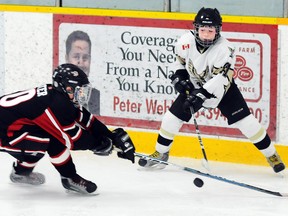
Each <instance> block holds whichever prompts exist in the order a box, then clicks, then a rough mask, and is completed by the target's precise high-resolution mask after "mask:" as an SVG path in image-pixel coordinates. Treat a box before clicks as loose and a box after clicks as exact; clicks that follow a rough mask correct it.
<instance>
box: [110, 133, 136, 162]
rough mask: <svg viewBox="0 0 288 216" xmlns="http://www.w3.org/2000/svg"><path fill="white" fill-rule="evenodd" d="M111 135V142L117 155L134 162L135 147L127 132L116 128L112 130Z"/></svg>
mask: <svg viewBox="0 0 288 216" xmlns="http://www.w3.org/2000/svg"><path fill="white" fill-rule="evenodd" d="M112 136H113V138H112V142H113V145H114V146H115V149H116V151H117V156H118V157H119V158H124V159H128V160H130V161H132V163H134V162H135V158H134V153H135V147H134V144H133V142H132V140H131V139H130V137H129V135H128V134H127V132H126V131H124V130H123V129H122V128H117V129H115V130H113V131H112Z"/></svg>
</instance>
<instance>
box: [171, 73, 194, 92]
mask: <svg viewBox="0 0 288 216" xmlns="http://www.w3.org/2000/svg"><path fill="white" fill-rule="evenodd" d="M170 79H171V83H172V85H173V86H174V88H175V89H176V91H177V92H179V93H180V94H185V95H188V94H190V93H191V92H192V91H193V90H194V86H193V84H192V83H191V81H190V79H189V74H188V72H187V70H185V69H179V70H177V71H176V72H175V74H173V75H172V76H171V77H170Z"/></svg>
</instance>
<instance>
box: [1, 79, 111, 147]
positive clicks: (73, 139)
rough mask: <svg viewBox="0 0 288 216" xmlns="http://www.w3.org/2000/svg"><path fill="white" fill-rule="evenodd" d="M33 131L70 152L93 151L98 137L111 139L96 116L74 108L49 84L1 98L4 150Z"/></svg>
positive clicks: (64, 95) (82, 109)
mask: <svg viewBox="0 0 288 216" xmlns="http://www.w3.org/2000/svg"><path fill="white" fill-rule="evenodd" d="M79 125H81V126H79ZM32 131H33V132H36V131H42V132H43V131H44V132H47V133H49V134H50V135H52V136H53V137H55V138H56V139H57V140H59V141H60V142H61V143H63V144H65V145H66V146H67V147H68V148H70V149H74V148H75V149H88V148H92V146H91V145H93V144H94V143H93V142H96V141H95V140H97V137H99V136H107V137H110V136H111V132H110V130H109V129H108V128H107V127H106V126H105V125H104V124H103V123H101V122H100V121H98V120H97V119H96V118H95V116H93V115H92V114H91V113H89V112H88V111H87V110H86V109H85V108H83V107H81V106H80V107H79V108H77V107H76V106H74V104H73V103H72V102H71V101H70V100H69V98H68V96H67V95H66V94H64V93H61V92H58V91H56V90H55V89H53V87H52V85H50V84H46V85H43V86H40V87H36V88H33V89H29V90H24V91H18V92H14V93H11V94H7V95H4V96H2V97H0V139H1V141H2V142H1V143H2V144H1V145H2V147H3V146H5V145H11V143H14V142H17V140H21V136H24V134H27V132H28V133H29V132H32ZM77 142H78V143H77ZM75 144H77V145H78V146H77V147H75ZM81 145H83V146H81Z"/></svg>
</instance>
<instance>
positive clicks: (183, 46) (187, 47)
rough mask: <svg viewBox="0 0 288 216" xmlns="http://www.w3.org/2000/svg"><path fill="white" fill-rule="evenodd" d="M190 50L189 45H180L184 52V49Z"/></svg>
mask: <svg viewBox="0 0 288 216" xmlns="http://www.w3.org/2000/svg"><path fill="white" fill-rule="evenodd" d="M189 48H190V44H184V45H182V49H183V50H185V49H189Z"/></svg>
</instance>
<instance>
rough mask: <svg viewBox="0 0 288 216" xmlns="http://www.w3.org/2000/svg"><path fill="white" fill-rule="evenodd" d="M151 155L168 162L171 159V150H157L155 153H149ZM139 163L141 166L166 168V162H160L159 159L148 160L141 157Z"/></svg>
mask: <svg viewBox="0 0 288 216" xmlns="http://www.w3.org/2000/svg"><path fill="white" fill-rule="evenodd" d="M149 157H151V158H155V159H158V160H161V161H165V162H166V161H168V159H169V152H166V153H159V152H158V151H155V152H154V153H153V154H151V155H149ZM138 164H139V165H140V166H141V167H144V168H151V169H164V168H165V167H166V165H165V164H162V163H158V162H157V161H152V160H146V159H145V158H140V159H139V161H138Z"/></svg>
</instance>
